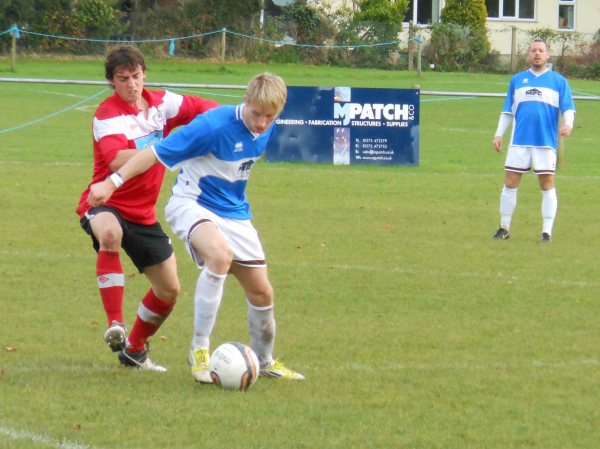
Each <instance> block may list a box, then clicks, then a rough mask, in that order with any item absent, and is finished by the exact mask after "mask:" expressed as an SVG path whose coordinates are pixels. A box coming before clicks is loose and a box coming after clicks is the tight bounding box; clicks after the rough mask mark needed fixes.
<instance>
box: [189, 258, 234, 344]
mask: <svg viewBox="0 0 600 449" xmlns="http://www.w3.org/2000/svg"><path fill="white" fill-rule="evenodd" d="M226 278H227V275H226V274H215V273H213V272H212V271H210V270H209V269H208V268H206V267H205V268H204V269H203V270H202V273H200V276H198V281H197V282H196V292H195V294H194V336H193V338H192V348H193V349H196V348H209V347H210V334H211V333H212V330H213V327H214V326H215V321H216V319H217V312H218V311H219V305H220V304H221V298H222V297H223V285H224V284H225V279H226Z"/></svg>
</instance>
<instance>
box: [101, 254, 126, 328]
mask: <svg viewBox="0 0 600 449" xmlns="http://www.w3.org/2000/svg"><path fill="white" fill-rule="evenodd" d="M96 276H98V288H99V289H100V297H101V298H102V304H103V305H104V311H105V312H106V318H107V319H108V325H109V326H110V324H111V323H112V322H113V321H118V322H119V323H122V322H123V291H124V289H125V276H124V275H123V267H122V266H121V258H120V256H119V252H118V251H103V250H100V251H98V258H97V259H96Z"/></svg>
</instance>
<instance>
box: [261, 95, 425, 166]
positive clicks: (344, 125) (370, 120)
mask: <svg viewBox="0 0 600 449" xmlns="http://www.w3.org/2000/svg"><path fill="white" fill-rule="evenodd" d="M419 98H420V91H419V90H418V89H373V88H357V87H299V86H289V87H288V99H287V102H286V104H285V107H284V109H283V112H282V113H281V115H280V116H279V118H278V119H277V127H276V129H275V132H274V134H273V136H272V137H271V139H270V141H269V145H268V146H267V151H266V156H265V157H266V160H267V161H271V162H276V161H286V162H295V161H296V162H319V163H326V164H335V165H350V164H352V165H353V164H375V165H392V164H398V165H419Z"/></svg>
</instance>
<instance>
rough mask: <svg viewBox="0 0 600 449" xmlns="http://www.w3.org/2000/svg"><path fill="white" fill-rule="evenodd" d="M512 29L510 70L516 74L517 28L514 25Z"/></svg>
mask: <svg viewBox="0 0 600 449" xmlns="http://www.w3.org/2000/svg"><path fill="white" fill-rule="evenodd" d="M511 28H512V33H511V42H510V69H511V70H512V73H515V72H516V71H517V27H516V26H514V25H513V26H512V27H511Z"/></svg>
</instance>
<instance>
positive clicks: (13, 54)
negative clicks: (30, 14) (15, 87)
mask: <svg viewBox="0 0 600 449" xmlns="http://www.w3.org/2000/svg"><path fill="white" fill-rule="evenodd" d="M17 33H18V31H17V26H16V25H15V26H14V27H13V31H12V32H11V35H12V38H11V42H10V71H11V72H15V71H16V70H17Z"/></svg>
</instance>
